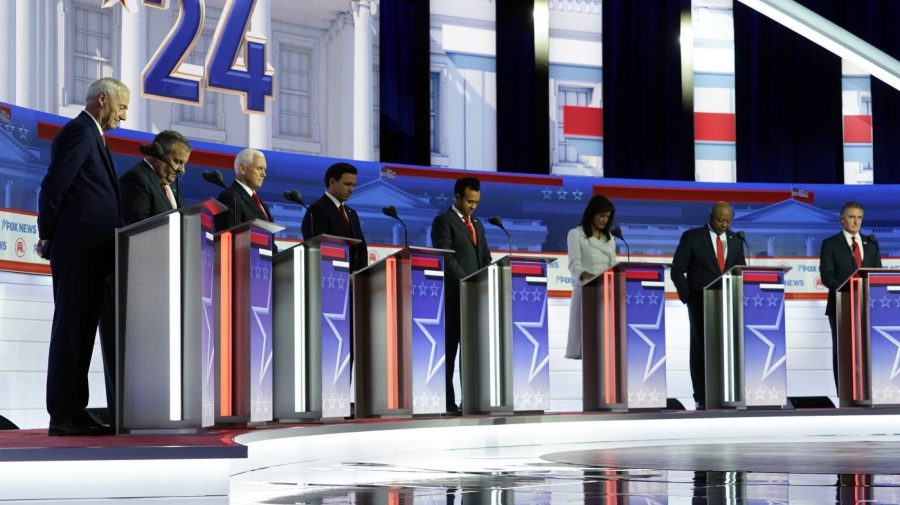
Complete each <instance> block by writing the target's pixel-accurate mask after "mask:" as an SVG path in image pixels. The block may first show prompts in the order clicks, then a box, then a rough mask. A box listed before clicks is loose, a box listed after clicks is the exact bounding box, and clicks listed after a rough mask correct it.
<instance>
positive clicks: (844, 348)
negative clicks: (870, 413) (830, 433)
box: [835, 268, 900, 407]
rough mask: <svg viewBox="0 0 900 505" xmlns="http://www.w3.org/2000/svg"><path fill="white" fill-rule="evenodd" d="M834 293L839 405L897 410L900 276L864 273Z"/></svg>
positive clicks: (874, 271) (875, 271) (886, 270)
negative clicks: (885, 407)
mask: <svg viewBox="0 0 900 505" xmlns="http://www.w3.org/2000/svg"><path fill="white" fill-rule="evenodd" d="M835 294H836V300H835V301H836V309H837V311H836V314H835V315H836V317H837V327H838V329H837V344H838V348H837V353H838V397H839V398H840V403H841V404H840V406H841V407H860V406H864V407H882V406H897V405H898V404H900V379H896V377H897V375H900V373H898V362H900V310H898V309H900V273H898V272H897V271H896V270H891V269H889V268H860V269H859V270H857V271H856V272H854V273H853V275H851V276H850V278H849V279H847V281H846V282H844V284H842V285H841V287H840V288H838V290H837V292H836V293H835Z"/></svg>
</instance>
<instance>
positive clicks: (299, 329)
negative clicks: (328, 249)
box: [293, 245, 309, 412]
mask: <svg viewBox="0 0 900 505" xmlns="http://www.w3.org/2000/svg"><path fill="white" fill-rule="evenodd" d="M305 249H306V246H303V245H299V246H297V247H295V248H294V252H293V256H294V412H306V411H307V410H309V409H308V408H307V398H306V346H307V343H306V338H307V335H306V289H304V288H305V286H304V284H305V283H306V276H305V272H306V255H305V254H304V253H305V252H306V251H305Z"/></svg>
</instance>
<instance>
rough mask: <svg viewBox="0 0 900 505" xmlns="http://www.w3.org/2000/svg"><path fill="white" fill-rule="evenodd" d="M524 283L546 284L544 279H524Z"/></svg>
mask: <svg viewBox="0 0 900 505" xmlns="http://www.w3.org/2000/svg"><path fill="white" fill-rule="evenodd" d="M525 282H531V283H535V284H547V278H546V277H525Z"/></svg>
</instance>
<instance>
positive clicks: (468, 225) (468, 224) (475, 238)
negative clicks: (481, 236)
mask: <svg viewBox="0 0 900 505" xmlns="http://www.w3.org/2000/svg"><path fill="white" fill-rule="evenodd" d="M463 219H464V220H465V221H466V229H467V230H469V237H471V238H472V243H473V244H475V245H476V246H477V245H478V235H476V234H475V227H474V226H472V220H471V219H469V216H463Z"/></svg>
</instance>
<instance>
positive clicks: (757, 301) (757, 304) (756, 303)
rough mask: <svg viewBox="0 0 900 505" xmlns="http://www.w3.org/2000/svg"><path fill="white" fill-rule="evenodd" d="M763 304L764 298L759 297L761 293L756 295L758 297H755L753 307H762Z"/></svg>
mask: <svg viewBox="0 0 900 505" xmlns="http://www.w3.org/2000/svg"><path fill="white" fill-rule="evenodd" d="M762 302H763V297H761V296H759V293H756V296H754V297H753V306H754V307H761V306H762Z"/></svg>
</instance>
